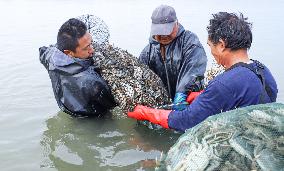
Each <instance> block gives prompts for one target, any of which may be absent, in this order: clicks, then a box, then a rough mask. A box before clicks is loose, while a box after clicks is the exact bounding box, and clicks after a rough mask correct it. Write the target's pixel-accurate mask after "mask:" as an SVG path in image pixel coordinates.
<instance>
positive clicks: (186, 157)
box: [156, 103, 284, 171]
mask: <svg viewBox="0 0 284 171" xmlns="http://www.w3.org/2000/svg"><path fill="white" fill-rule="evenodd" d="M156 170H206V171H210V170H240V171H243V170H277V171H279V170H282V171H283V170H284V105H283V104H278V103H271V104H264V105H255V106H249V107H245V108H239V109H236V110H232V111H229V112H225V113H221V114H218V115H214V116H211V117H209V118H208V119H206V120H205V121H204V122H202V123H200V124H199V125H197V126H195V127H193V128H191V129H189V130H187V131H186V132H185V133H184V134H183V135H182V136H181V137H180V138H179V140H178V141H177V142H176V144H175V145H174V146H172V147H171V149H170V150H169V152H168V153H167V155H166V156H165V157H164V158H163V159H161V162H160V166H159V167H158V168H156Z"/></svg>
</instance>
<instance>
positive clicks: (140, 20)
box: [0, 0, 284, 171]
mask: <svg viewBox="0 0 284 171" xmlns="http://www.w3.org/2000/svg"><path fill="white" fill-rule="evenodd" d="M162 3H163V4H169V5H172V6H174V7H175V9H176V12H177V16H178V19H179V21H180V22H181V23H182V24H183V26H184V27H185V28H186V29H190V30H191V31H193V32H195V33H196V34H197V35H198V36H199V38H200V41H201V43H202V44H203V46H204V47H205V50H206V52H207V55H208V58H209V61H212V56H211V54H210V51H209V47H208V46H207V44H206V41H207V33H206V26H207V25H208V20H209V18H210V17H211V14H212V13H215V12H218V11H231V12H238V11H240V12H243V13H244V15H245V16H248V17H249V20H250V21H251V22H253V37H254V38H253V44H252V48H251V50H250V52H249V54H250V57H251V58H253V59H257V60H259V61H261V62H263V63H264V64H266V65H267V66H268V67H269V68H270V70H271V72H272V73H273V74H274V76H275V78H276V81H277V83H278V86H279V94H278V99H277V101H278V102H282V103H283V102H284V94H283V93H284V92H283V89H282V87H283V86H284V77H283V75H284V72H283V66H282V65H283V64H282V63H283V61H284V60H283V57H282V56H283V51H282V48H283V47H282V43H281V42H282V39H283V38H284V34H283V30H284V24H283V22H282V20H283V18H284V12H283V7H284V1H273V2H272V1H265V0H260V1H246V0H239V1H233V0H226V1H225V0H214V1H211V0H201V1H200V0H198V1H197V0H191V1H186V0H177V1H174V0H172V1H170V0H166V1H162V0H156V1H151V0H143V1H142V0H141V1H138V0H121V1H118V0H81V1H76V0H68V1H67V0H58V1H56V0H41V1H36V0H25V1H20V0H11V1H7V0H1V1H0V9H1V10H0V16H1V17H0V19H1V27H0V39H1V42H0V69H1V72H0V97H1V98H0V109H1V115H0V125H1V126H0V166H1V170H28V171H29V170H152V169H153V168H154V162H153V161H154V160H155V158H157V157H158V158H159V157H160V154H161V152H162V151H163V152H166V151H167V150H168V149H169V147H170V146H171V145H173V144H174V142H175V141H176V139H177V138H178V136H179V135H178V134H174V133H172V132H170V131H152V130H149V129H147V128H145V127H143V126H138V125H136V122H135V121H134V120H132V119H122V120H117V119H111V118H110V117H107V118H101V119H79V118H72V117H70V116H68V115H66V114H64V113H62V112H60V111H59V108H58V107H57V105H56V101H55V99H54V96H53V92H52V88H51V83H50V80H49V77H48V74H47V72H46V70H45V69H44V67H43V66H42V65H41V64H40V62H39V59H38V48H39V47H40V46H44V45H49V44H53V43H54V42H55V41H56V35H57V31H58V29H59V27H60V26H61V25H62V24H63V22H65V21H66V20H67V19H69V18H71V17H77V16H79V15H82V14H87V13H89V14H94V15H97V16H99V17H101V18H102V19H103V20H104V21H105V22H106V23H107V25H108V26H109V29H110V34H111V42H112V43H114V44H115V45H116V46H119V47H121V48H123V49H127V50H128V51H129V52H130V53H133V54H134V55H136V56H138V55H139V53H140V51H141V50H142V49H143V48H144V46H145V45H146V44H147V41H148V36H149V32H150V22H151V21H150V16H151V13H152V11H153V9H154V8H155V7H156V6H158V5H160V4H162Z"/></svg>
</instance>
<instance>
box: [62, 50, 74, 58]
mask: <svg viewBox="0 0 284 171" xmlns="http://www.w3.org/2000/svg"><path fill="white" fill-rule="evenodd" d="M63 52H64V53H65V55H68V56H71V57H73V56H74V52H73V51H71V50H63Z"/></svg>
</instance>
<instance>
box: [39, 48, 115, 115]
mask: <svg viewBox="0 0 284 171" xmlns="http://www.w3.org/2000/svg"><path fill="white" fill-rule="evenodd" d="M39 52H40V57H39V58H40V62H41V63H42V64H43V65H44V67H45V68H46V69H47V71H48V74H49V77H50V79H51V83H52V88H53V92H54V96H55V99H56V101H57V104H58V106H59V108H60V109H61V110H63V111H64V112H66V113H68V114H70V115H76V116H99V115H101V114H104V113H105V112H106V111H107V110H108V109H111V108H113V107H115V106H116V103H115V101H114V98H113V96H112V94H111V91H110V88H109V87H108V85H107V83H106V82H105V80H103V79H102V77H101V76H100V75H99V74H98V73H97V72H96V70H95V67H94V66H93V60H92V58H90V59H78V58H71V57H69V56H67V55H65V54H64V53H63V52H61V51H60V50H58V49H57V48H56V47H52V46H51V47H41V48H40V49H39Z"/></svg>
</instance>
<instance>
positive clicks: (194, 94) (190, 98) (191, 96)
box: [186, 90, 204, 104]
mask: <svg viewBox="0 0 284 171" xmlns="http://www.w3.org/2000/svg"><path fill="white" fill-rule="evenodd" d="M203 91H204V90H201V91H197V92H190V93H189V94H188V96H187V98H186V101H187V102H188V104H191V103H192V102H193V100H194V99H196V97H197V96H199V95H200V94H201V93H202V92H203Z"/></svg>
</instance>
